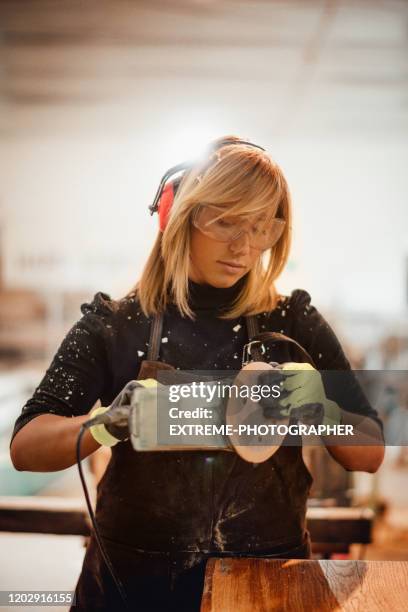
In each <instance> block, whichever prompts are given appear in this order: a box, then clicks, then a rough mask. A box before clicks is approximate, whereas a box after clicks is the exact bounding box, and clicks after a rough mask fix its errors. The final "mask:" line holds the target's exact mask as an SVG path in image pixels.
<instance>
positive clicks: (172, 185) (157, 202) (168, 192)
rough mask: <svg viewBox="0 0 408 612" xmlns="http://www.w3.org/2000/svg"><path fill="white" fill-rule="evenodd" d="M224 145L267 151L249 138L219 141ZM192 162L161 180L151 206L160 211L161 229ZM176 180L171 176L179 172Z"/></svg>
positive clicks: (152, 210)
mask: <svg viewBox="0 0 408 612" xmlns="http://www.w3.org/2000/svg"><path fill="white" fill-rule="evenodd" d="M224 145H247V146H250V147H255V148H256V149H260V150H261V151H265V149H263V148H262V147H260V146H259V145H256V144H254V143H252V142H248V141H247V140H228V139H226V140H223V141H220V142H218V143H217V149H219V148H221V147H223V146H224ZM191 167H192V163H191V162H183V163H181V164H178V165H177V166H173V168H170V169H169V170H167V172H166V173H165V174H164V176H163V177H162V179H161V181H160V185H159V188H158V190H157V192H156V195H155V198H154V200H153V204H152V205H151V206H149V210H150V214H151V215H152V214H153V213H155V212H158V213H159V227H160V231H161V232H164V230H165V228H166V225H167V220H168V218H169V213H170V209H171V207H172V205H173V201H174V197H175V195H176V193H177V189H178V188H179V185H180V183H181V181H182V179H183V176H184V174H185V172H186V171H189V170H191ZM180 173H182V174H181V176H178V177H177V178H176V179H175V180H173V181H170V179H171V177H172V176H174V175H175V174H178V175H180Z"/></svg>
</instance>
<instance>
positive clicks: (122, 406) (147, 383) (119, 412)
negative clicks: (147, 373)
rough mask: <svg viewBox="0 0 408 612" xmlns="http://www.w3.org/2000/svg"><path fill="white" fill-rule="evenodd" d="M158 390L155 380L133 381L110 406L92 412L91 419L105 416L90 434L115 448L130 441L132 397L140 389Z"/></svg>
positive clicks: (92, 428)
mask: <svg viewBox="0 0 408 612" xmlns="http://www.w3.org/2000/svg"><path fill="white" fill-rule="evenodd" d="M138 388H140V389H146V388H148V389H150V388H153V389H156V388H157V381H156V380H154V379H153V378H148V379H145V380H131V381H130V382H128V383H127V384H126V385H125V386H124V387H123V389H122V391H121V392H120V393H119V394H118V395H117V396H116V397H115V399H114V400H113V402H112V404H110V405H109V406H99V407H98V408H95V409H94V410H93V411H92V412H91V415H90V416H91V418H94V417H97V416H99V415H103V423H101V424H98V425H92V427H90V432H91V434H92V436H93V437H94V438H95V440H96V441H97V442H99V444H101V445H103V446H115V444H117V443H118V442H122V441H125V440H128V439H129V425H128V422H129V412H130V408H131V406H132V397H133V394H134V392H135V391H136V390H137V389H138Z"/></svg>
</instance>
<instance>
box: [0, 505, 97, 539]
mask: <svg viewBox="0 0 408 612" xmlns="http://www.w3.org/2000/svg"><path fill="white" fill-rule="evenodd" d="M0 531H11V532H21V533H24V532H25V533H53V534H59V535H83V536H86V535H89V533H90V519H89V517H88V512H87V510H86V507H85V504H84V502H83V501H82V500H81V499H65V498H58V497H29V496H27V497H23V496H22V497H17V496H16V497H12V496H9V497H6V496H5V497H0Z"/></svg>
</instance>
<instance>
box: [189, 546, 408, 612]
mask: <svg viewBox="0 0 408 612" xmlns="http://www.w3.org/2000/svg"><path fill="white" fill-rule="evenodd" d="M407 600H408V562H396V561H309V560H295V559H293V560H271V559H256V558H252V559H232V558H223V559H215V558H213V559H210V560H209V562H208V563H207V569H206V576H205V583H204V592H203V597H202V603H201V612H219V611H220V610H222V611H223V612H247V611H248V610H251V612H258V611H259V612H261V611H262V612H274V611H279V612H281V611H287V612H292V611H293V610H296V612H298V611H299V612H302V611H305V612H306V611H307V612H312V611H314V610H319V612H326V611H327V612H328V611H329V610H330V611H333V610H341V611H344V612H352V611H353V612H360V611H361V612H366V610H370V612H377V611H378V612H383V611H384V610H387V612H388V611H389V612H391V611H401V612H402V611H403V610H406V602H407Z"/></svg>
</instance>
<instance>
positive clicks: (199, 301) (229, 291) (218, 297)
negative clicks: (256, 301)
mask: <svg viewBox="0 0 408 612" xmlns="http://www.w3.org/2000/svg"><path fill="white" fill-rule="evenodd" d="M245 281H246V275H245V276H243V277H242V278H240V279H239V280H238V281H237V282H236V283H235V284H234V285H232V286H231V287H221V288H220V287H214V286H213V285H208V284H199V283H196V282H194V281H192V280H191V279H189V281H188V291H189V297H188V301H189V304H190V306H191V308H192V310H193V311H194V312H196V313H197V314H200V313H202V314H215V313H221V312H222V311H224V310H226V309H227V308H228V307H229V306H230V304H231V303H232V302H233V301H234V300H235V299H236V298H237V297H238V295H239V294H240V292H241V290H242V288H243V286H244V284H245Z"/></svg>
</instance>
